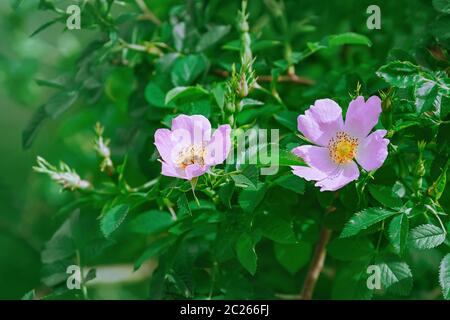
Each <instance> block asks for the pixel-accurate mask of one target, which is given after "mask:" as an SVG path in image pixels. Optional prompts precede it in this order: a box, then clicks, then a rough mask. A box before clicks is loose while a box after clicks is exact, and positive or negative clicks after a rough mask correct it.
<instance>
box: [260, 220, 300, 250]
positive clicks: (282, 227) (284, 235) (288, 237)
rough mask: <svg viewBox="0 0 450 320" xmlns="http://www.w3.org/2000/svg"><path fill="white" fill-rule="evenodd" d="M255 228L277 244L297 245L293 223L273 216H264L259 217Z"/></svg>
mask: <svg viewBox="0 0 450 320" xmlns="http://www.w3.org/2000/svg"><path fill="white" fill-rule="evenodd" d="M255 226H256V227H257V228H259V229H260V230H261V232H262V234H263V235H264V236H265V237H266V238H268V239H271V240H273V241H275V242H278V243H285V244H292V243H297V239H296V236H295V233H294V229H293V223H292V221H287V220H285V219H283V218H280V217H278V216H276V215H273V214H272V215H269V214H264V215H260V216H258V217H257V219H256V222H255Z"/></svg>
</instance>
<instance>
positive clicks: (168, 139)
mask: <svg viewBox="0 0 450 320" xmlns="http://www.w3.org/2000/svg"><path fill="white" fill-rule="evenodd" d="M155 146H156V149H158V153H159V155H160V156H161V158H162V159H163V160H164V161H166V162H168V163H173V161H172V156H171V154H172V149H173V147H174V145H173V141H172V132H171V131H170V130H169V129H158V130H156V131H155Z"/></svg>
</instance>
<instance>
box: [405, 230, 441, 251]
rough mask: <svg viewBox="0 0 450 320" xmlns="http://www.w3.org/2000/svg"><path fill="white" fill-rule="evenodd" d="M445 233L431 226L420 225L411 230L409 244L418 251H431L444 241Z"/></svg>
mask: <svg viewBox="0 0 450 320" xmlns="http://www.w3.org/2000/svg"><path fill="white" fill-rule="evenodd" d="M445 235H446V234H445V231H444V230H442V229H441V228H439V227H437V226H435V225H433V224H422V225H420V226H418V227H415V228H414V229H412V230H411V232H410V235H409V242H410V243H411V245H413V246H414V247H416V248H418V249H431V248H435V247H437V246H439V245H440V244H441V243H442V242H444V240H445Z"/></svg>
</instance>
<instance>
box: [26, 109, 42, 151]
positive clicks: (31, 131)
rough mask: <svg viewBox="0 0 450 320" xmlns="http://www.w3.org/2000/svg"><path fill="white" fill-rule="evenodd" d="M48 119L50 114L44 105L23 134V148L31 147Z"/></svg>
mask: <svg viewBox="0 0 450 320" xmlns="http://www.w3.org/2000/svg"><path fill="white" fill-rule="evenodd" d="M47 118H48V114H47V112H45V106H44V105H43V106H41V107H39V108H38V109H37V111H36V112H35V113H34V114H33V116H32V117H31V119H30V121H29V122H28V124H27V126H26V127H25V129H24V130H23V132H22V148H24V149H28V148H30V147H31V145H32V144H33V141H34V139H35V138H36V136H37V133H38V131H39V129H40V128H41V126H42V124H43V123H44V121H45V120H46V119H47Z"/></svg>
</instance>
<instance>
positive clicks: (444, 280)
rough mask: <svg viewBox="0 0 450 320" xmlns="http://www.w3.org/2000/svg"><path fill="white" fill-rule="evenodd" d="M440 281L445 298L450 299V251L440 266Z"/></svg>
mask: <svg viewBox="0 0 450 320" xmlns="http://www.w3.org/2000/svg"><path fill="white" fill-rule="evenodd" d="M439 283H440V285H441V288H442V295H443V296H444V299H446V300H450V253H448V254H447V255H446V256H445V257H444V258H443V259H442V261H441V264H440V266H439Z"/></svg>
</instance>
